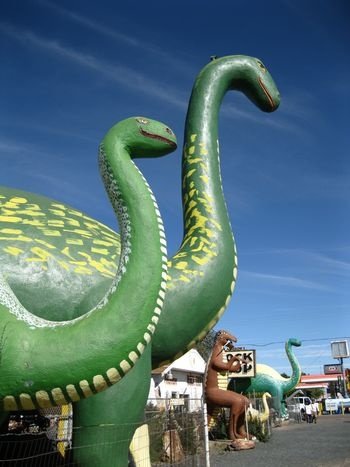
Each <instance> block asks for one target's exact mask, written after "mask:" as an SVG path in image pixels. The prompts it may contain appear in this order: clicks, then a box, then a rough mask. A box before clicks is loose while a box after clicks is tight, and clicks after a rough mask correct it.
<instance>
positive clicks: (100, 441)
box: [73, 345, 151, 467]
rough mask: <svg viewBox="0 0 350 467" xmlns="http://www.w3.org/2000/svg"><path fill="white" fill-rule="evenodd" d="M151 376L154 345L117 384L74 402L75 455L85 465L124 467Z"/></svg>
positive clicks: (85, 466)
mask: <svg viewBox="0 0 350 467" xmlns="http://www.w3.org/2000/svg"><path fill="white" fill-rule="evenodd" d="M150 379H151V345H148V346H147V348H146V350H145V352H144V355H143V356H142V358H141V359H140V360H139V361H138V362H137V364H136V365H135V367H134V368H133V369H132V370H131V371H129V373H128V374H127V375H126V376H125V377H124V378H123V379H122V380H121V381H119V382H118V384H115V385H114V386H112V387H110V388H109V389H107V390H106V391H104V392H102V393H99V394H96V395H94V396H93V397H91V398H89V399H86V400H84V401H81V402H79V403H78V404H75V407H74V431H73V456H74V461H75V462H77V463H78V465H82V466H84V467H96V466H105V465H108V467H125V466H126V465H128V451H129V445H130V442H131V439H132V437H133V434H134V431H135V430H136V428H137V427H138V426H139V425H140V424H141V423H142V421H143V419H144V408H145V405H146V401H147V397H148V392H149V384H150Z"/></svg>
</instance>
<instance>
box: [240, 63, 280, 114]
mask: <svg viewBox="0 0 350 467" xmlns="http://www.w3.org/2000/svg"><path fill="white" fill-rule="evenodd" d="M237 59H238V60H240V61H241V65H242V72H244V76H245V77H246V78H247V77H248V78H249V79H244V80H243V79H242V80H241V79H240V77H239V76H238V77H237V79H235V81H234V83H233V85H232V88H234V89H239V90H240V91H242V92H243V93H244V94H245V95H246V96H247V97H248V98H249V99H250V100H251V101H252V102H253V103H254V104H255V105H256V106H257V107H259V109H261V110H263V111H264V112H273V111H274V110H276V109H277V107H278V106H279V104H280V93H279V91H278V89H277V86H276V84H275V82H274V80H273V78H272V76H271V75H270V73H269V72H268V70H267V68H266V67H265V65H264V64H263V63H262V62H261V60H259V59H257V58H254V57H248V56H243V55H242V56H237Z"/></svg>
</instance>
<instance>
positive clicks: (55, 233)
mask: <svg viewBox="0 0 350 467" xmlns="http://www.w3.org/2000/svg"><path fill="white" fill-rule="evenodd" d="M41 230H42V232H43V234H44V235H46V236H47V237H60V236H61V232H60V231H59V230H49V229H41Z"/></svg>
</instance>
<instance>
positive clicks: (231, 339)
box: [215, 330, 237, 349]
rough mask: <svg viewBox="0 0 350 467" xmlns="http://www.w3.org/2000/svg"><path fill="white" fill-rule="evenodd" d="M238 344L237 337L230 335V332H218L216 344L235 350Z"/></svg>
mask: <svg viewBox="0 0 350 467" xmlns="http://www.w3.org/2000/svg"><path fill="white" fill-rule="evenodd" d="M235 342H237V337H235V336H233V335H232V334H230V333H229V332H228V331H223V330H222V331H218V332H217V334H216V337H215V344H219V345H222V347H226V346H227V347H228V348H229V349H233V347H234V345H233V344H234V343H235Z"/></svg>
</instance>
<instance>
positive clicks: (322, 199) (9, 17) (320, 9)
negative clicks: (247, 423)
mask: <svg viewBox="0 0 350 467" xmlns="http://www.w3.org/2000/svg"><path fill="white" fill-rule="evenodd" d="M349 19H350V6H349V3H348V2H347V1H346V0H343V1H340V0H333V1H332V2H329V1H323V0H320V1H316V0H315V1H312V0H303V1H291V0H284V1H267V2H260V1H251V2H238V1H235V0H228V1H220V0H219V1H216V2H199V1H192V0H186V1H182V0H180V1H177V2H172V3H169V2H168V3H166V2H165V3H164V2H161V1H159V0H154V1H152V2H139V1H135V2H128V1H125V2H117V3H116V2H115V1H110V0H105V1H103V0H101V1H100V2H93V1H87V0H84V1H78V0H75V1H72V0H70V1H68V0H61V1H58V0H21V1H20V0H12V1H11V2H3V4H2V14H1V19H0V54H1V72H0V102H1V111H0V149H1V153H2V158H3V159H2V160H3V166H2V167H3V169H2V171H1V176H0V177H1V178H0V183H1V184H2V185H7V186H12V187H17V188H21V189H24V190H28V191H33V192H37V193H41V194H44V195H47V196H49V197H52V198H55V199H58V200H60V201H64V202H66V203H69V204H71V205H73V206H74V207H76V208H79V209H81V210H83V211H85V212H87V213H88V214H89V215H91V216H92V217H95V218H97V219H99V220H100V221H102V222H104V223H106V224H107V225H109V226H111V227H113V228H115V220H114V217H113V213H112V210H111V208H110V206H109V203H108V201H107V197H106V195H105V193H104V188H103V185H102V182H101V180H100V177H99V173H98V170H97V162H96V161H97V147H98V144H99V142H100V141H101V139H102V137H103V136H104V134H105V132H106V131H107V130H108V129H109V128H110V127H111V126H112V125H113V124H114V123H115V122H117V121H119V120H122V119H123V118H126V117H129V116H132V115H145V116H149V117H152V118H155V119H158V120H161V121H164V122H166V123H167V124H169V125H170V126H171V127H172V128H173V129H174V131H175V132H176V134H177V136H178V140H179V143H180V144H179V149H178V150H177V151H176V153H174V154H172V155H171V156H169V157H167V158H164V159H157V160H154V161H151V160H147V161H140V166H141V169H142V171H143V172H144V174H145V176H146V178H147V179H148V181H149V183H150V185H151V186H152V188H153V190H154V192H155V194H156V196H157V199H158V201H159V205H160V208H161V211H162V214H163V218H164V222H165V226H166V231H167V238H168V246H169V253H170V254H171V255H172V254H173V253H174V252H175V251H176V249H177V248H178V246H179V244H180V241H181V236H182V213H181V201H180V166H181V146H182V138H183V129H184V121H185V115H186V108H187V103H188V99H189V95H190V92H191V88H192V85H193V82H194V79H195V76H196V75H197V73H198V72H199V71H200V69H201V68H202V67H203V66H204V65H205V64H206V63H207V62H208V61H209V58H210V56H211V55H219V56H223V55H231V54H232V55H233V54H246V55H252V56H256V57H258V58H260V59H262V60H263V62H264V63H265V65H266V66H267V67H268V68H269V71H270V72H271V74H272V76H273V77H274V79H275V81H276V83H277V85H278V87H279V90H280V93H281V98H282V102H281V106H280V108H279V109H278V111H277V112H275V113H274V114H263V113H261V112H260V111H259V110H258V109H256V108H255V107H254V106H252V104H251V103H250V102H249V101H247V99H246V98H245V97H244V96H242V95H240V94H238V93H229V94H227V96H226V98H225V101H224V104H223V108H222V111H221V116H220V145H221V158H222V172H223V183H224V190H225V194H226V199H227V205H228V209H229V213H230V218H231V223H232V226H233V230H234V234H235V238H236V242H237V247H238V255H239V276H238V282H237V287H236V291H235V294H234V296H233V299H232V301H231V304H230V306H229V308H228V310H227V312H226V313H225V315H224V316H223V318H222V319H221V320H220V322H219V324H218V326H217V328H218V329H219V328H225V329H228V330H230V331H231V332H232V333H234V334H235V335H237V337H238V338H239V343H240V344H241V345H245V346H246V347H250V348H254V347H255V348H257V350H258V354H257V355H258V361H260V362H262V363H268V364H270V365H272V366H274V367H275V368H276V369H277V370H279V371H287V372H288V371H289V366H288V362H287V360H286V358H285V355H284V349H283V343H284V342H285V341H286V340H287V339H288V338H289V337H297V338H299V339H301V340H302V341H303V346H302V347H301V348H300V349H297V350H296V354H297V356H298V358H299V359H300V362H301V364H302V367H303V370H304V371H305V372H307V373H314V372H316V373H317V372H322V370H323V364H327V363H334V360H332V358H331V352H330V341H331V340H333V339H334V338H349V336H350V329H349V325H350V313H349V298H350V291H349V278H350V239H349V227H350V221H349V204H350V196H349V195H350V193H349V185H350V184H349V181H350V164H349V155H348V152H349V142H350V141H349V139H350V136H349V128H348V127H349V111H348V104H349V97H350V96H349V94H350V90H349V85H348V83H349V81H350V61H349V43H350V29H349V27H348V23H349ZM271 343H275V344H271ZM345 363H348V365H347V366H350V362H349V361H345Z"/></svg>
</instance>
